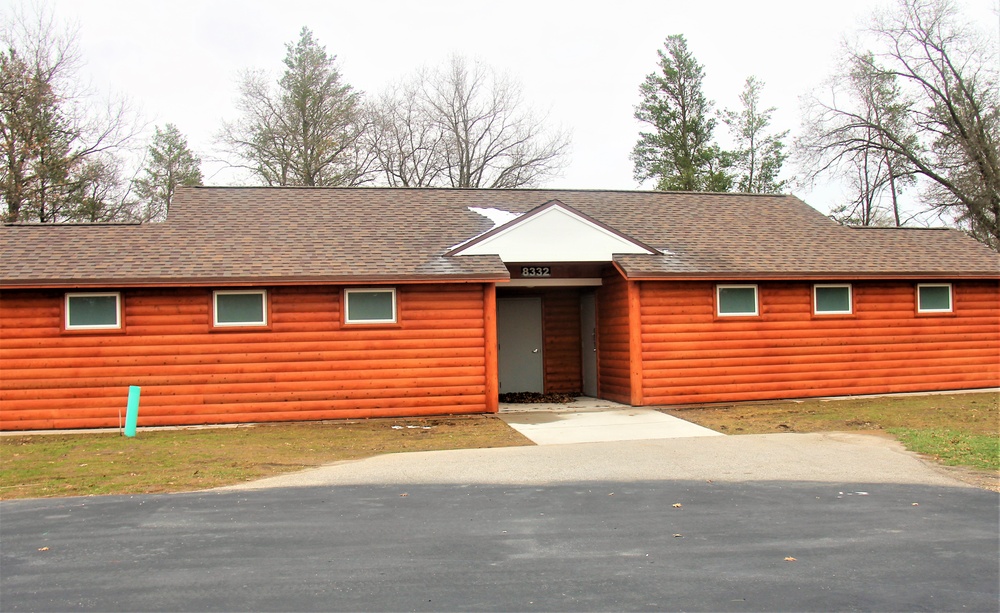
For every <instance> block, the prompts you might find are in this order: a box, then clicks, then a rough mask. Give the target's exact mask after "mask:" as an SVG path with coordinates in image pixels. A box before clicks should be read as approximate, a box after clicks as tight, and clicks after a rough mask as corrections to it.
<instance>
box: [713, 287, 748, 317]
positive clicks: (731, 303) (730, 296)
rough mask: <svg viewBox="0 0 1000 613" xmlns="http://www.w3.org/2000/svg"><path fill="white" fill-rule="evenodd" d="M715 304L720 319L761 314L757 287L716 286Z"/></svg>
mask: <svg viewBox="0 0 1000 613" xmlns="http://www.w3.org/2000/svg"><path fill="white" fill-rule="evenodd" d="M715 303H716V305H717V312H718V314H719V316H720V317H733V316H740V315H743V316H746V315H758V314H759V310H758V308H757V286H756V285H716V286H715Z"/></svg>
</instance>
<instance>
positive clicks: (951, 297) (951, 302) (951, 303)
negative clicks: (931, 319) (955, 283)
mask: <svg viewBox="0 0 1000 613" xmlns="http://www.w3.org/2000/svg"><path fill="white" fill-rule="evenodd" d="M924 287H947V288H948V308H947V309H924V308H921V306H920V290H921V288H924ZM916 293H917V295H916V297H915V298H916V307H917V314H919V315H945V314H949V313H954V312H955V288H954V287H952V284H951V283H917V287H916Z"/></svg>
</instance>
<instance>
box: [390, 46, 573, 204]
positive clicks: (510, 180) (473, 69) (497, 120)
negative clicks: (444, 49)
mask: <svg viewBox="0 0 1000 613" xmlns="http://www.w3.org/2000/svg"><path fill="white" fill-rule="evenodd" d="M375 115H376V117H377V119H376V121H375V126H376V128H377V130H376V134H375V135H374V136H373V137H372V139H371V142H372V143H373V147H374V149H375V151H376V155H377V158H378V160H379V167H380V171H381V174H382V176H383V178H384V180H385V181H386V182H387V183H388V184H389V185H400V186H402V185H406V186H420V185H431V186H434V185H436V186H442V185H443V186H448V187H483V188H515V187H530V186H536V185H539V184H540V183H541V182H543V181H544V180H545V179H547V178H550V177H552V176H554V175H556V174H557V173H558V172H559V171H560V170H561V169H562V168H563V166H564V164H565V161H566V160H565V158H566V153H567V151H568V149H569V137H568V136H567V135H566V134H564V133H562V132H560V131H549V130H547V129H546V127H545V122H544V118H539V117H537V116H535V115H534V114H533V113H532V112H531V110H530V109H527V108H526V107H525V104H524V100H523V97H522V94H521V88H520V86H519V85H517V84H516V83H515V82H514V81H513V80H511V79H510V78H509V77H507V76H504V75H500V74H498V73H496V72H495V71H494V70H491V69H489V68H487V67H486V66H484V65H483V64H480V63H478V62H473V63H472V64H471V65H470V64H469V62H467V61H466V60H465V59H464V58H463V57H461V56H452V57H451V59H450V61H449V62H448V63H447V64H446V65H445V66H443V67H441V68H438V69H436V70H430V71H428V70H425V71H422V72H421V73H419V74H418V75H417V76H416V77H415V79H414V80H412V81H410V82H408V83H406V84H405V85H403V86H397V87H396V88H395V89H394V90H390V91H389V92H387V93H386V94H385V95H384V96H383V97H382V99H381V100H380V102H379V104H378V105H377V106H376V108H375Z"/></svg>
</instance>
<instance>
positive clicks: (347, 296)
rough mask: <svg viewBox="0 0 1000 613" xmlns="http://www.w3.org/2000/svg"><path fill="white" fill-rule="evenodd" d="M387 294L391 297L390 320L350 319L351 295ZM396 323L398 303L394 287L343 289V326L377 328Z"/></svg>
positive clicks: (397, 321) (397, 320)
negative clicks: (373, 326)
mask: <svg viewBox="0 0 1000 613" xmlns="http://www.w3.org/2000/svg"><path fill="white" fill-rule="evenodd" d="M387 292H388V293H389V295H390V296H391V297H392V318H391V319H362V320H352V319H351V315H350V313H351V309H350V299H351V295H352V294H382V293H387ZM398 323H399V302H398V297H397V294H396V288H395V287H351V288H345V289H344V325H347V326H366V325H368V326H372V325H375V326H378V325H393V324H398Z"/></svg>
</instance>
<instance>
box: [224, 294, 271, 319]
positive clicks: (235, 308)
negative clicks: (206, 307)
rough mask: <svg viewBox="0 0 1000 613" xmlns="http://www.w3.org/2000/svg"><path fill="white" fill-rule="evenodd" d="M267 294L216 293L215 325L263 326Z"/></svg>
mask: <svg viewBox="0 0 1000 613" xmlns="http://www.w3.org/2000/svg"><path fill="white" fill-rule="evenodd" d="M265 295H266V294H265V292H263V291H253V292H215V325H217V326H263V325H266V324H267V318H266V316H265V309H264V303H265Z"/></svg>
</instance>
